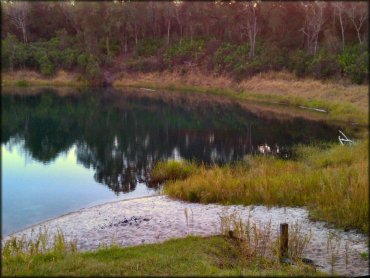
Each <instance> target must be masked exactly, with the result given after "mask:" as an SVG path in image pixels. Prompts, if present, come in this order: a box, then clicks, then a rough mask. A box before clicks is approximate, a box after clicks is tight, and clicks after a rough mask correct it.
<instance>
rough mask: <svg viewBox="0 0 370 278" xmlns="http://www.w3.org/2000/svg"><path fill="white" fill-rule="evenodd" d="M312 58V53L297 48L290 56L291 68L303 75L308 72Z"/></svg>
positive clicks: (298, 74)
mask: <svg viewBox="0 0 370 278" xmlns="http://www.w3.org/2000/svg"><path fill="white" fill-rule="evenodd" d="M311 60H312V55H309V54H307V53H306V51H303V50H297V51H295V52H293V53H292V54H291V55H290V56H289V65H288V67H289V70H290V71H293V72H294V73H295V74H296V75H297V76H299V77H301V76H304V75H306V74H307V68H308V66H309V64H310V61H311Z"/></svg>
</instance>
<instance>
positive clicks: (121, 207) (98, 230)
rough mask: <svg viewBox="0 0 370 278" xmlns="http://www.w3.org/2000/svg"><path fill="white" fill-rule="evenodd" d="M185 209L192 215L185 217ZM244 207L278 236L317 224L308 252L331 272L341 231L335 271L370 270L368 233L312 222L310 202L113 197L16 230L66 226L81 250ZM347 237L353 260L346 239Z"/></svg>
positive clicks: (205, 230) (137, 240)
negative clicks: (285, 204) (330, 245)
mask: <svg viewBox="0 0 370 278" xmlns="http://www.w3.org/2000/svg"><path fill="white" fill-rule="evenodd" d="M185 210H186V211H187V215H188V217H187V218H186V217H185ZM232 212H237V213H239V214H240V215H241V216H242V217H243V218H245V219H246V218H247V217H248V215H249V214H250V216H251V220H252V221H253V222H255V223H256V224H257V225H264V224H267V223H268V222H269V221H270V220H271V224H272V229H273V230H274V234H275V236H277V235H278V231H279V224H280V223H284V222H286V223H289V224H294V223H297V222H298V223H299V224H300V226H301V227H302V231H305V232H309V231H310V230H311V233H312V239H311V241H310V243H309V245H308V247H307V248H306V250H305V252H304V257H306V258H309V259H311V260H313V261H314V263H315V264H317V265H320V266H321V267H319V268H318V269H319V270H321V271H325V272H329V273H330V272H331V269H332V267H331V263H330V262H331V258H332V254H333V251H328V250H327V242H328V235H329V233H335V234H336V235H337V236H338V239H337V242H336V244H335V246H337V247H338V246H339V247H338V248H337V250H336V251H334V254H335V255H336V256H335V257H336V260H335V264H334V271H335V272H336V273H338V274H341V275H350V276H359V275H368V274H369V266H368V261H366V260H364V259H362V258H361V257H360V253H361V252H368V248H367V241H368V240H367V237H366V236H365V235H363V234H359V233H356V232H355V231H348V232H344V231H342V230H337V229H333V228H328V227H326V225H325V223H324V222H312V221H310V220H309V219H308V212H307V210H305V209H304V208H276V207H273V208H270V209H269V208H267V207H265V206H222V205H215V204H212V205H202V204H194V203H186V202H181V201H175V200H172V199H170V198H168V197H165V196H154V197H147V198H140V199H132V200H123V201H117V202H113V203H107V204H103V205H99V206H94V207H91V208H85V209H82V210H80V211H77V212H74V213H70V214H67V215H63V216H61V217H58V218H55V219H52V220H49V221H46V222H43V223H41V224H38V225H35V226H33V227H30V228H27V229H25V230H23V231H21V232H17V233H15V234H13V235H9V236H7V237H5V238H4V239H3V240H7V239H9V238H10V237H11V236H16V237H20V236H22V235H25V236H26V238H33V237H34V236H35V234H37V232H38V230H39V228H40V227H46V228H47V230H48V233H49V234H50V235H52V234H53V233H55V232H56V231H57V229H58V228H60V229H61V230H62V231H63V233H64V235H65V238H66V240H77V242H78V248H79V249H80V250H93V249H96V248H98V247H99V245H103V244H106V245H110V244H111V243H112V240H113V241H114V242H115V243H116V244H120V245H122V246H133V245H139V244H146V243H156V242H163V241H165V240H168V239H170V238H179V237H185V236H187V235H190V234H191V235H200V236H208V235H214V234H219V233H220V215H224V214H230V213H232ZM346 242H347V246H348V251H347V262H348V264H347V266H346V263H345V261H346V255H345V254H346V252H345V245H346Z"/></svg>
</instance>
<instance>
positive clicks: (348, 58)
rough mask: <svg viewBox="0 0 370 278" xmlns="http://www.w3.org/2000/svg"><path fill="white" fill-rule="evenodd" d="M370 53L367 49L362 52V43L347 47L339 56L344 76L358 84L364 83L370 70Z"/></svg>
mask: <svg viewBox="0 0 370 278" xmlns="http://www.w3.org/2000/svg"><path fill="white" fill-rule="evenodd" d="M368 55H369V54H368V52H367V51H363V52H361V48H360V45H354V46H351V47H347V48H346V49H345V50H344V52H343V53H342V54H341V55H339V57H338V61H339V64H340V67H341V69H342V72H343V73H344V76H347V77H348V78H350V79H351V81H352V82H355V83H357V84H361V83H363V82H364V80H365V79H366V77H367V74H368V72H369V64H368V60H369V58H368Z"/></svg>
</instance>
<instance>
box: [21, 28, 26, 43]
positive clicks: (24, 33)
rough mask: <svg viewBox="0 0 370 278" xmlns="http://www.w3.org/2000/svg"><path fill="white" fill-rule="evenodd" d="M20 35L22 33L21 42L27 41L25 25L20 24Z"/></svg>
mask: <svg viewBox="0 0 370 278" xmlns="http://www.w3.org/2000/svg"><path fill="white" fill-rule="evenodd" d="M22 35H23V42H24V43H27V31H26V26H22Z"/></svg>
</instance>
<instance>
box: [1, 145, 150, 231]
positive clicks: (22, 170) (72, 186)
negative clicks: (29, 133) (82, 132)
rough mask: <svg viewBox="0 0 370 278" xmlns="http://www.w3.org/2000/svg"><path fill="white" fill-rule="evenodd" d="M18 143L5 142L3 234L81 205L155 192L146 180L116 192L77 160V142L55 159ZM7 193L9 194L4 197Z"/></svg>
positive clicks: (3, 150)
mask: <svg viewBox="0 0 370 278" xmlns="http://www.w3.org/2000/svg"><path fill="white" fill-rule="evenodd" d="M21 149H22V147H20V148H19V145H12V146H10V145H9V144H7V145H5V146H4V145H3V146H2V148H1V155H2V184H3V188H2V194H3V200H2V204H3V205H2V217H3V223H2V224H3V234H7V233H10V232H12V231H15V230H17V229H20V228H22V227H26V226H29V225H31V224H33V223H37V222H40V221H43V220H45V219H48V218H51V217H55V216H58V215H60V214H63V213H67V212H70V211H75V210H77V209H79V208H82V207H86V206H91V205H94V204H99V203H104V202H106V201H114V200H118V199H126V198H134V197H140V196H146V195H150V194H153V193H154V190H151V189H149V188H147V187H146V185H145V184H140V183H138V184H137V187H136V189H135V191H133V192H129V193H125V194H123V193H117V194H118V196H117V194H116V193H114V192H113V191H112V190H107V187H106V186H103V185H102V184H100V183H98V182H96V181H95V180H94V170H93V169H88V168H85V167H84V166H83V165H81V164H78V163H77V158H76V153H75V151H76V146H75V145H73V146H72V147H71V148H70V149H69V150H68V151H67V153H63V154H61V155H59V156H58V157H57V158H56V159H55V160H54V161H53V162H52V163H50V164H46V165H45V164H42V163H40V162H37V161H35V160H32V159H30V158H29V157H27V152H24V151H23V150H22V151H21ZM4 196H6V198H4Z"/></svg>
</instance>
